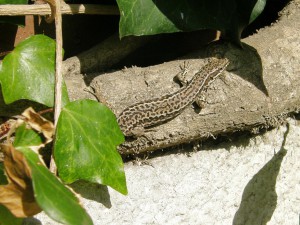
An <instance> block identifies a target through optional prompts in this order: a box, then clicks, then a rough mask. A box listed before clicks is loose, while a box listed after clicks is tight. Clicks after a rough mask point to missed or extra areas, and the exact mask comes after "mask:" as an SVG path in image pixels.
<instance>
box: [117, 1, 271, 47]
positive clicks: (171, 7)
mask: <svg viewBox="0 0 300 225" xmlns="http://www.w3.org/2000/svg"><path fill="white" fill-rule="evenodd" d="M257 1H261V2H266V0H249V1H239V0H227V1H224V0H200V1H199V0H185V1H183V0H173V1H172V4H170V2H169V1H165V0H156V1H153V0H133V1H127V0H117V3H118V6H119V8H120V15H121V19H120V28H119V29H120V36H121V37H124V36H127V35H151V34H159V33H172V32H179V31H193V30H199V29H207V28H208V29H216V30H220V31H224V32H225V33H226V35H227V36H228V37H229V38H231V39H233V40H234V41H236V42H240V35H241V32H242V31H243V29H244V28H245V26H247V25H248V24H249V22H250V17H251V15H253V16H255V15H256V16H257V15H259V14H260V13H261V12H262V9H263V8H259V7H257V8H256V12H255V13H253V8H254V7H255V5H256V3H257ZM251 19H252V18H251Z"/></svg>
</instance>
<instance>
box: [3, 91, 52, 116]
mask: <svg viewBox="0 0 300 225" xmlns="http://www.w3.org/2000/svg"><path fill="white" fill-rule="evenodd" d="M30 106H31V107H32V108H34V110H35V111H40V110H43V109H46V108H49V107H47V106H45V105H42V104H39V103H36V102H33V101H29V100H18V101H15V102H13V103H11V104H8V105H7V104H5V103H4V99H3V96H2V90H1V86H0V117H11V116H16V115H20V114H21V113H22V112H23V111H24V110H25V109H27V108H28V107H30Z"/></svg>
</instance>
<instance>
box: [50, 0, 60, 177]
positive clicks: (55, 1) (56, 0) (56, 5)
mask: <svg viewBox="0 0 300 225" xmlns="http://www.w3.org/2000/svg"><path fill="white" fill-rule="evenodd" d="M47 3H49V4H50V5H51V9H54V10H55V14H54V15H55V31H56V68H55V105H54V126H55V127H56V125H57V121H58V118H59V114H60V111H61V105H62V104H61V100H62V92H61V89H62V18H61V11H60V8H61V7H60V0H47ZM51 18H53V15H52V16H51V17H50V20H51ZM48 21H49V20H48ZM50 171H51V172H52V173H54V174H56V172H57V168H56V165H55V161H54V158H53V154H52V155H51V161H50Z"/></svg>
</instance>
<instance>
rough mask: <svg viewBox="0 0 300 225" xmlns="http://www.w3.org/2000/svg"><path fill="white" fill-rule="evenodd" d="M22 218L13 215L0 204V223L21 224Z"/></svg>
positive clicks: (1, 224)
mask: <svg viewBox="0 0 300 225" xmlns="http://www.w3.org/2000/svg"><path fill="white" fill-rule="evenodd" d="M22 222H23V219H21V218H17V217H15V216H14V215H13V214H12V213H11V212H10V211H9V210H8V209H7V208H6V207H5V206H3V205H0V225H21V224H22Z"/></svg>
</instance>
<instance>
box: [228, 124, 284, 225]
mask: <svg viewBox="0 0 300 225" xmlns="http://www.w3.org/2000/svg"><path fill="white" fill-rule="evenodd" d="M288 133H289V125H288V124H287V130H286V132H285V134H284V140H283V142H282V145H281V148H280V150H279V152H277V153H276V154H275V155H274V156H273V158H272V159H271V160H270V161H269V162H268V163H267V164H266V165H265V166H264V167H263V168H262V169H261V170H260V171H259V172H258V173H257V174H255V175H254V176H253V178H252V179H251V180H250V181H249V183H248V184H247V185H246V187H245V189H244V193H243V196H242V201H241V204H240V207H239V209H238V211H237V212H236V214H235V216H234V219H233V223H232V224H233V225H246V224H249V225H264V224H267V222H268V221H269V220H270V219H271V218H272V215H273V213H274V210H275V208H276V205H277V193H276V179H277V176H278V173H279V171H280V167H281V163H282V160H283V158H284V156H285V155H286V153H287V150H286V149H285V148H284V146H285V143H286V138H287V135H288Z"/></svg>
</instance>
